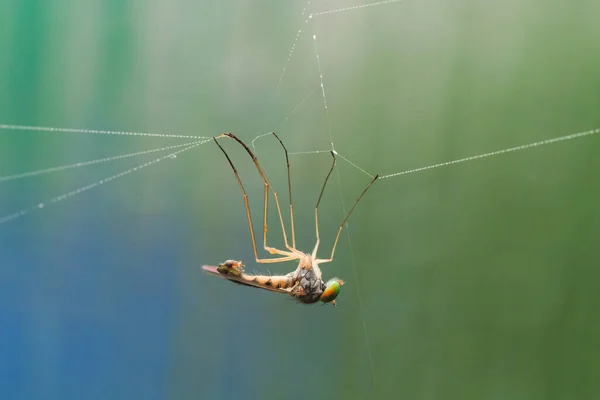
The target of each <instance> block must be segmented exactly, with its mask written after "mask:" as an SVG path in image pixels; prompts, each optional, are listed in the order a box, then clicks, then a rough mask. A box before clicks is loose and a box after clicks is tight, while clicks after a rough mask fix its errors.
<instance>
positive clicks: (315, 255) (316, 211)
mask: <svg viewBox="0 0 600 400" xmlns="http://www.w3.org/2000/svg"><path fill="white" fill-rule="evenodd" d="M331 157H333V163H332V164H331V168H330V169H329V172H328V173H327V176H326V177H325V182H323V187H322V188H321V193H320V194H319V199H318V200H317V205H316V206H315V230H316V233H317V243H316V244H315V248H314V249H313V252H312V258H317V250H319V243H321V239H320V238H319V204H320V203H321V197H323V193H324V192H325V186H327V181H329V177H330V176H331V173H332V172H333V169H334V168H335V163H336V161H337V160H336V158H335V153H334V152H333V151H332V152H331Z"/></svg>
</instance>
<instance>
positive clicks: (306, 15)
mask: <svg viewBox="0 0 600 400" xmlns="http://www.w3.org/2000/svg"><path fill="white" fill-rule="evenodd" d="M403 3H404V2H403V1H401V0H390V1H380V2H373V3H367V4H348V5H346V6H336V5H335V4H334V3H332V2H329V3H327V5H328V6H331V7H326V6H324V4H322V3H319V4H316V3H315V2H312V3H311V2H306V3H305V4H304V5H303V6H302V7H301V9H300V10H299V16H298V19H299V20H300V27H299V28H298V29H297V31H296V32H295V34H294V35H293V38H292V40H291V44H290V45H289V51H288V52H287V55H286V56H285V57H284V58H285V61H284V63H283V67H282V68H281V70H280V72H279V71H278V74H277V75H275V76H274V81H275V82H276V84H277V87H278V88H279V90H281V91H286V90H293V92H294V95H295V94H296V93H302V94H301V95H297V96H296V95H295V97H296V98H297V100H295V104H294V105H293V106H292V107H289V108H288V109H287V110H285V111H283V113H282V112H281V111H280V110H275V111H273V114H275V117H274V120H275V121H277V120H279V122H278V123H277V122H275V123H273V125H272V126H273V127H274V130H276V131H278V130H279V129H278V128H279V127H285V126H286V125H287V124H288V123H289V121H290V120H291V119H294V116H295V115H296V113H297V112H301V111H302V110H303V109H304V108H306V107H307V106H313V107H314V106H315V104H316V103H315V102H316V101H318V102H319V109H320V110H321V111H322V112H323V114H324V118H325V126H324V127H323V128H324V129H322V130H321V134H323V133H322V132H326V133H325V137H326V139H327V142H328V144H329V146H328V147H322V148H317V149H314V148H312V149H290V150H291V151H290V155H292V156H295V157H297V156H310V155H315V154H322V153H329V152H331V151H333V152H334V153H335V154H336V155H337V157H338V159H339V160H341V162H343V163H346V164H347V165H348V166H350V167H351V168H352V169H354V170H355V171H356V177H359V176H361V175H363V174H364V175H366V176H368V177H371V178H372V177H373V176H374V175H375V171H371V170H370V169H371V168H372V167H370V168H369V167H365V166H363V165H362V163H361V162H358V161H355V160H354V157H353V154H345V153H344V152H343V151H342V152H340V150H339V149H338V148H336V144H339V143H340V142H342V139H340V138H345V136H342V135H339V136H338V134H339V132H340V129H339V128H338V127H337V126H336V125H335V122H334V121H337V120H338V119H337V118H335V119H334V118H332V117H331V115H330V112H332V111H331V110H332V109H333V108H335V107H336V105H335V103H334V102H332V101H331V100H330V96H329V94H330V93H331V92H332V91H333V90H334V89H331V88H330V86H329V81H328V78H329V75H328V73H327V71H328V69H327V67H326V65H327V64H328V55H329V53H328V52H323V50H322V48H321V46H320V43H321V38H322V37H326V35H327V32H330V31H328V30H327V29H323V30H322V31H321V30H320V29H319V28H322V27H323V26H326V25H327V24H329V23H330V22H329V21H328V20H327V19H328V18H336V22H337V23H340V24H341V23H342V22H340V21H343V19H344V18H345V17H346V16H347V17H348V18H353V19H355V18H360V17H362V16H363V13H367V12H369V11H370V10H374V9H375V8H377V9H383V8H386V11H385V13H389V14H396V15H397V14H399V13H401V12H402V6H403V5H404V4H403ZM332 24H334V23H332ZM322 32H325V33H322ZM301 46H304V48H305V49H306V47H310V48H311V50H312V56H311V57H310V58H309V56H308V55H307V54H308V53H307V52H304V53H301V55H299V54H298V52H299V50H298V49H299V48H300V47H301ZM297 58H300V59H301V60H302V62H304V63H306V62H308V60H310V62H312V63H313V64H314V67H315V69H314V70H310V69H306V68H304V67H302V66H301V67H300V68H299V69H300V72H301V73H302V74H303V75H304V76H305V79H306V80H308V81H311V80H312V81H314V83H315V84H314V85H313V86H312V87H309V88H308V89H306V88H303V89H304V90H298V88H297V87H294V85H293V81H294V79H296V78H297V75H292V76H290V74H292V73H293V70H294V66H296V65H297V63H296V62H297ZM329 71H331V70H329ZM341 73H342V72H341V71H331V74H341ZM286 84H291V85H292V89H290V88H289V87H286ZM311 110H312V111H311V112H316V111H315V110H316V108H313V109H311ZM336 112H337V113H340V112H344V111H343V110H342V111H340V110H339V109H338V110H336ZM346 112H349V111H346ZM281 115H286V116H285V117H284V118H279V117H281ZM10 122H11V123H6V124H0V130H3V131H6V132H9V133H12V134H15V135H16V134H18V133H19V132H22V131H28V132H36V133H37V134H39V135H54V134H78V135H82V136H92V137H115V136H119V137H127V138H132V139H144V140H146V139H160V140H163V141H166V140H168V141H169V143H172V141H175V140H180V141H184V143H179V142H177V143H176V144H169V145H165V146H158V147H157V146H155V147H153V148H149V149H144V150H139V151H135V152H124V153H123V154H115V155H110V156H105V157H99V158H96V159H91V160H80V161H76V162H71V163H68V164H62V165H52V166H46V167H44V168H39V169H34V170H29V171H20V172H15V173H10V174H3V175H2V176H0V184H3V183H5V182H9V181H18V180H21V179H26V178H31V177H34V176H41V175H46V174H50V173H56V172H61V171H66V170H70V169H76V168H83V167H87V166H90V165H97V164H105V163H112V162H115V161H118V160H120V161H122V160H126V159H127V160H128V159H135V158H136V157H145V156H151V157H152V158H150V159H144V161H143V162H140V163H139V164H136V165H134V166H132V167H130V168H126V169H124V170H121V171H118V172H116V173H114V174H110V175H107V176H105V177H102V178H100V179H97V180H94V181H92V182H89V183H86V184H84V185H81V186H78V187H74V188H73V189H71V190H68V191H66V192H61V193H58V194H56V195H55V196H52V197H49V198H44V199H35V200H34V201H32V203H31V204H30V205H27V206H24V207H20V208H17V209H15V210H0V225H4V224H8V223H10V222H13V221H14V220H16V219H19V218H21V217H25V216H28V215H30V214H33V213H34V212H39V211H42V210H48V209H49V208H48V206H50V205H53V204H56V203H59V202H63V201H66V200H69V201H74V200H73V198H74V197H75V196H77V195H79V194H82V193H85V192H88V191H90V190H92V189H98V188H99V187H101V186H103V185H105V184H109V183H113V182H114V181H116V180H118V179H121V178H124V177H126V176H129V175H131V174H133V173H136V174H137V173H140V171H142V170H146V168H147V167H151V168H156V167H157V165H158V164H161V165H162V164H164V162H165V161H168V160H174V159H180V158H182V156H189V154H191V153H192V152H190V151H191V150H193V149H198V148H199V147H203V145H204V144H207V143H209V142H211V140H212V139H211V136H212V135H209V136H201V135H195V134H193V133H186V132H181V133H174V132H165V133H159V132H128V131H113V130H102V129H79V128H69V127H48V126H31V125H15V124H12V122H13V121H10ZM590 128H591V129H587V130H582V131H579V132H559V133H557V134H556V135H549V136H547V137H545V138H542V139H540V140H536V141H525V142H522V141H516V142H514V143H511V144H510V145H509V146H503V147H495V148H490V149H487V150H485V151H483V152H477V153H475V154H472V155H469V154H466V155H465V156H464V157H461V158H455V159H449V160H448V159H440V160H439V161H437V162H434V163H432V164H427V165H414V166H412V167H409V168H407V169H393V170H391V171H377V172H380V173H381V175H379V179H380V180H383V182H379V183H377V185H384V184H390V183H389V182H396V181H397V179H399V178H401V177H402V176H406V175H409V174H414V173H417V172H425V171H428V170H431V169H436V168H446V167H451V166H454V165H456V164H461V163H466V162H471V161H473V162H475V161H480V160H483V159H487V158H490V157H496V156H502V155H505V154H507V153H514V152H521V151H525V150H527V151H529V150H533V149H534V148H539V147H541V146H550V145H553V146H558V145H559V144H560V143H564V142H566V141H571V140H575V139H583V138H586V137H590V136H594V135H597V134H598V133H600V128H597V127H590ZM269 135H270V134H269V133H260V134H257V135H254V136H251V137H250V140H249V142H250V143H251V145H252V147H253V148H255V149H257V147H258V146H259V144H260V143H261V141H262V140H263V139H266V138H268V137H269ZM319 139H321V138H319ZM379 140H381V139H379ZM313 142H315V140H311V141H309V143H313ZM339 147H342V146H341V145H340V146H339ZM258 152H260V148H259V147H258ZM155 153H159V154H158V155H157V154H155ZM262 157H263V158H264V155H263V156H262ZM335 173H336V180H337V183H338V185H337V186H338V188H339V199H340V208H341V214H342V215H345V214H346V212H347V210H348V207H347V200H346V196H345V193H344V191H343V183H344V181H343V179H342V176H341V175H340V172H339V169H336V170H335ZM371 195H373V194H371ZM7 226H8V225H7ZM348 228H349V227H348V226H346V230H345V236H346V240H347V243H348V248H349V250H350V259H351V264H352V270H353V274H354V279H353V280H354V282H355V284H356V290H357V294H358V302H359V307H360V310H359V312H360V314H361V320H362V323H363V326H362V328H363V333H364V339H365V345H366V348H367V352H368V356H369V363H370V370H371V373H372V381H373V385H374V386H375V387H376V386H377V379H376V373H375V371H376V365H375V363H374V360H373V356H372V345H371V343H370V339H369V333H368V327H367V323H366V319H365V318H364V315H365V313H366V311H365V306H364V301H363V299H362V292H361V288H360V286H359V281H360V280H359V279H358V273H357V266H356V258H355V254H354V253H355V248H354V245H353V243H352V237H351V230H350V229H348Z"/></svg>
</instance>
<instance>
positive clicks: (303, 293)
mask: <svg viewBox="0 0 600 400" xmlns="http://www.w3.org/2000/svg"><path fill="white" fill-rule="evenodd" d="M296 273H297V274H298V275H297V282H298V285H297V286H296V287H295V288H294V289H293V291H292V293H291V294H292V296H294V297H296V299H298V301H299V302H301V303H307V304H310V303H316V302H317V301H319V298H320V297H321V295H322V294H323V292H324V291H325V288H326V286H325V282H323V280H321V278H319V277H317V274H316V272H315V269H314V268H310V269H304V268H299V271H297V272H296Z"/></svg>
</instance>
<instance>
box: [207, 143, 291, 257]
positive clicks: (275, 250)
mask: <svg viewBox="0 0 600 400" xmlns="http://www.w3.org/2000/svg"><path fill="white" fill-rule="evenodd" d="M213 139H214V141H215V143H216V144H217V146H219V149H221V151H222V152H223V154H224V155H225V158H227V161H228V162H229V165H230V166H231V169H233V173H234V174H235V179H236V180H237V183H238V185H239V186H240V189H241V190H242V195H243V196H244V206H245V207H246V216H247V217H248V226H249V227H250V237H251V239H252V249H253V250H254V258H255V259H256V262H257V263H264V264H270V263H277V262H283V261H290V260H294V259H298V255H296V254H295V253H291V252H287V251H283V250H278V249H275V248H272V247H267V246H266V244H265V250H267V251H268V252H269V253H271V254H279V255H281V256H283V257H278V258H270V259H261V258H258V251H257V249H256V238H255V235H254V226H253V224H252V216H251V214H250V206H249V205H248V194H246V190H245V189H244V185H243V184H242V181H241V179H240V176H239V174H238V172H237V169H236V168H235V166H234V165H233V162H232V161H231V158H229V155H228V154H227V152H226V151H225V149H224V148H223V147H222V146H221V145H220V144H219V141H218V140H217V138H213Z"/></svg>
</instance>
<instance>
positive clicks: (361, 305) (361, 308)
mask: <svg viewBox="0 0 600 400" xmlns="http://www.w3.org/2000/svg"><path fill="white" fill-rule="evenodd" d="M313 43H314V48H315V57H316V59H317V66H318V68H319V80H320V84H321V97H322V98H323V107H324V109H325V118H326V121H327V130H328V132H329V142H330V143H331V151H333V153H334V154H337V152H336V151H335V146H334V144H333V133H332V131H331V122H330V120H329V110H328V108H327V96H326V94H325V85H324V84H323V70H322V69H321V59H320V57H319V49H318V47H317V35H313ZM335 174H336V178H337V181H338V189H339V193H340V203H341V204H342V212H343V214H344V216H345V215H346V213H347V212H348V211H347V209H346V203H345V202H344V193H343V190H342V179H341V177H340V172H339V169H338V168H336V169H335ZM345 228H346V229H345V230H346V237H347V239H348V246H349V247H350V259H351V261H352V271H353V273H354V282H355V285H356V294H357V298H358V308H359V313H360V317H361V321H362V326H363V333H364V336H365V343H366V345H367V355H368V357H369V366H370V368H371V379H372V380H373V389H376V388H377V379H376V376H375V366H374V363H373V354H372V351H371V341H370V339H369V331H368V329H367V323H366V321H365V307H364V302H363V298H362V291H361V288H360V283H359V280H358V270H357V268H356V258H355V256H354V246H353V245H352V236H351V235H350V227H349V225H348V222H346V225H345Z"/></svg>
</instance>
